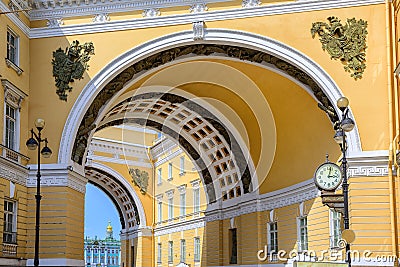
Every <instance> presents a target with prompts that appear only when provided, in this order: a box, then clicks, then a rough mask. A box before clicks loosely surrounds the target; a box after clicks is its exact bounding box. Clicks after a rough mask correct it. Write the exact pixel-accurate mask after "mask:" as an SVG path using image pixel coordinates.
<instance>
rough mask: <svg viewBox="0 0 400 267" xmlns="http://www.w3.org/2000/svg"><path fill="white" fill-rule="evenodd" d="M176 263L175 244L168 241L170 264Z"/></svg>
mask: <svg viewBox="0 0 400 267" xmlns="http://www.w3.org/2000/svg"><path fill="white" fill-rule="evenodd" d="M173 261H174V242H173V241H168V263H173Z"/></svg>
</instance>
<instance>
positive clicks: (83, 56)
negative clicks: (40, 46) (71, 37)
mask: <svg viewBox="0 0 400 267" xmlns="http://www.w3.org/2000/svg"><path fill="white" fill-rule="evenodd" d="M90 55H94V46H93V43H92V42H88V43H84V44H83V45H80V44H79V41H73V42H72V44H71V45H70V47H68V48H66V49H65V51H64V50H62V49H61V47H60V48H58V49H57V50H56V51H54V52H53V59H52V61H51V63H52V64H53V77H54V79H55V82H56V87H57V88H58V89H57V91H56V92H57V95H58V96H59V98H60V99H61V100H64V101H67V92H71V91H72V87H71V86H69V83H71V82H74V80H75V79H77V80H80V79H82V78H83V73H84V72H85V70H88V69H89V65H88V61H89V60H90Z"/></svg>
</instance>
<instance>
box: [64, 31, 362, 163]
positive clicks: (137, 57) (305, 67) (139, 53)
mask: <svg viewBox="0 0 400 267" xmlns="http://www.w3.org/2000/svg"><path fill="white" fill-rule="evenodd" d="M192 38H193V36H192V35H191V32H180V33H176V34H172V35H168V36H165V37H161V38H158V39H156V40H153V41H151V42H148V43H145V44H143V45H141V46H138V47H136V48H134V49H132V50H131V51H129V52H127V53H126V54H124V55H121V56H120V57H119V58H117V59H115V60H114V61H113V62H111V63H110V64H109V66H107V68H105V69H104V70H103V71H102V72H100V73H99V74H98V75H97V76H96V77H95V78H93V79H92V80H91V81H90V82H89V83H88V85H87V86H86V87H85V88H84V90H83V92H82V93H81V95H80V96H79V98H78V100H77V101H76V103H75V104H74V107H73V109H72V111H71V113H70V115H69V116H68V119H67V123H66V124H65V127H64V130H63V134H62V140H61V145H60V149H59V158H58V161H59V163H69V162H71V161H72V160H71V156H72V151H73V148H74V147H75V148H78V147H77V146H78V144H77V143H79V142H81V143H82V144H83V145H82V147H81V148H80V149H78V154H79V155H78V156H77V154H76V152H75V155H74V157H76V156H77V157H76V158H75V161H76V162H79V161H82V157H83V155H84V153H85V147H86V145H87V138H88V137H89V135H90V132H91V131H92V130H94V128H95V127H96V126H95V123H97V122H98V121H96V114H98V112H99V111H100V110H101V109H102V107H103V105H104V104H105V102H106V101H108V100H109V99H110V98H111V97H113V96H114V95H115V94H118V92H119V91H121V90H122V88H123V86H124V84H125V82H127V81H128V80H130V79H132V78H133V77H134V75H135V74H136V73H137V71H136V68H138V70H140V72H143V71H146V70H150V69H152V68H156V67H157V66H160V65H163V64H167V63H169V62H171V61H173V60H176V59H177V55H180V56H183V55H189V54H191V55H192V54H193V53H194V52H196V51H197V54H198V55H211V54H213V53H220V52H222V54H224V53H225V54H226V55H227V56H228V57H235V58H239V59H241V60H246V61H249V62H250V63H262V62H263V61H265V59H267V61H268V62H269V63H271V64H273V65H274V66H275V67H276V68H278V69H279V70H280V71H282V72H283V73H286V74H289V75H291V76H292V77H294V78H295V79H298V80H299V81H300V82H301V83H303V84H304V85H305V86H306V87H308V88H311V90H312V91H313V93H314V95H315V98H316V99H317V101H318V102H319V103H320V104H322V105H323V106H324V107H325V108H328V109H329V110H331V111H332V112H335V111H337V108H336V106H335V105H334V104H332V103H334V101H335V100H336V99H337V98H339V97H340V96H342V93H341V92H340V89H339V88H338V87H337V85H336V84H335V83H334V81H333V80H332V79H331V78H330V77H329V75H328V74H327V73H326V72H325V71H324V70H323V69H322V68H321V67H319V66H318V65H317V64H316V63H315V62H314V61H312V60H311V59H310V58H308V57H306V56H305V55H304V54H302V53H300V52H298V51H296V50H294V49H293V48H291V47H289V46H287V45H284V44H282V43H280V42H278V41H275V40H272V39H270V38H266V37H263V36H259V35H255V34H251V33H244V32H240V33H239V32H236V31H231V30H224V29H210V30H208V31H207V34H206V36H205V40H206V41H205V42H204V43H207V45H203V44H201V45H199V44H198V43H196V44H192V43H193V39H192ZM218 43H224V44H230V45H223V46H221V45H216V44H218ZM171 47H173V48H171ZM176 49H178V50H179V51H177V50H176ZM241 50H243V51H245V53H242V52H240V51H241ZM160 51H161V52H160ZM185 51H186V52H185ZM195 54H196V53H195ZM160 58H161V61H160ZM151 59H153V61H152V60H151ZM154 60H156V61H157V60H158V61H157V63H156V64H155V65H154ZM146 61H149V62H152V64H151V65H148V66H146V64H145V62H146ZM132 64H133V65H132ZM118 73H119V74H118ZM94 103H95V104H94ZM350 115H351V114H350ZM85 116H86V119H85V122H84V123H81V124H80V125H79V126H77V125H76V124H75V123H72V122H76V121H81V122H82V120H83V118H84V117H85ZM334 117H335V115H333V117H331V120H334V119H335V118H334ZM97 120H98V118H97ZM78 128H79V129H78ZM78 132H79V136H78V137H77V138H75V136H76V134H77V133H78ZM79 139H80V140H79ZM349 150H350V151H361V144H360V138H359V136H358V131H357V128H356V129H355V131H353V132H351V133H350V134H349ZM79 158H80V159H79Z"/></svg>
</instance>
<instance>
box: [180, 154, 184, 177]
mask: <svg viewBox="0 0 400 267" xmlns="http://www.w3.org/2000/svg"><path fill="white" fill-rule="evenodd" d="M184 174H185V156H181V157H180V158H179V175H180V176H182V175H184Z"/></svg>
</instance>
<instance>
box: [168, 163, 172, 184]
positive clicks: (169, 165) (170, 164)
mask: <svg viewBox="0 0 400 267" xmlns="http://www.w3.org/2000/svg"><path fill="white" fill-rule="evenodd" d="M168 180H172V163H171V162H170V163H169V164H168Z"/></svg>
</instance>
